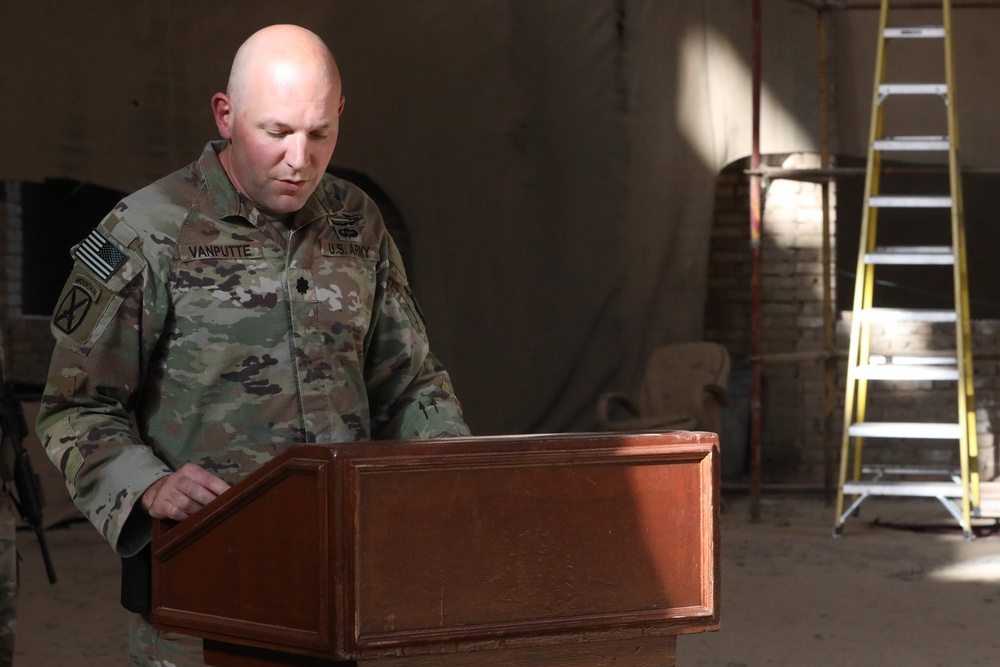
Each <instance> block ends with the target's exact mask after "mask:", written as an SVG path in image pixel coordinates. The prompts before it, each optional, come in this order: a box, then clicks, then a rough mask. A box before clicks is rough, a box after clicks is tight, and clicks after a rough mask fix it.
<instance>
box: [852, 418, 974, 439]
mask: <svg viewBox="0 0 1000 667" xmlns="http://www.w3.org/2000/svg"><path fill="white" fill-rule="evenodd" d="M847 434H848V435H850V436H851V437H860V438H920V439H926V440H958V439H959V438H961V437H962V427H961V426H960V425H959V424H951V423H947V424H941V423H927V422H858V423H856V424H851V426H850V427H848V429H847Z"/></svg>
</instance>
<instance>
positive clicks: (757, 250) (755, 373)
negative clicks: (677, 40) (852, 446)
mask: <svg viewBox="0 0 1000 667" xmlns="http://www.w3.org/2000/svg"><path fill="white" fill-rule="evenodd" d="M787 2H791V3H794V4H797V5H802V6H804V7H808V8H810V9H813V10H815V11H816V19H817V21H816V23H817V51H818V58H817V60H818V68H819V77H818V79H819V80H818V85H819V114H820V118H819V133H820V137H819V145H820V167H819V168H818V169H808V168H806V169H777V168H772V167H766V166H763V165H762V164H761V153H760V113H761V109H760V107H761V88H762V85H763V68H762V60H763V58H762V45H763V40H764V35H763V30H762V15H763V11H762V7H763V0H753V7H752V15H753V22H752V26H753V27H752V30H753V64H752V71H753V84H752V85H753V94H752V105H753V121H752V122H753V129H752V134H753V146H752V151H751V155H750V169H748V170H746V172H745V173H746V174H747V175H748V176H749V179H750V362H751V383H750V520H751V521H752V522H758V521H760V512H761V490H762V483H761V453H762V443H761V425H762V422H761V414H762V403H761V370H762V366H763V365H764V364H765V363H797V362H803V361H819V360H822V361H823V362H824V384H823V387H824V390H823V494H824V497H825V499H826V501H827V503H828V504H829V503H832V502H833V498H834V493H835V489H834V486H835V485H834V472H835V466H836V447H835V443H834V439H833V426H834V411H835V403H836V398H835V394H836V386H837V361H838V359H839V358H840V357H841V356H844V355H843V352H841V351H838V350H836V349H835V348H836V337H835V329H834V327H835V320H836V318H835V313H834V305H833V289H832V286H833V273H832V265H833V263H832V246H831V239H830V183H831V182H832V181H835V180H837V179H838V178H847V177H861V176H864V175H865V171H866V170H865V169H863V168H860V167H855V168H851V167H846V168H845V167H832V166H831V164H830V123H829V114H830V106H831V105H830V99H829V76H830V72H829V47H828V27H827V23H828V17H829V13H830V12H831V11H844V10H879V9H881V6H882V3H881V2H880V0H787ZM951 6H952V8H953V9H1000V0H952V3H951ZM940 7H941V1H940V0H895V1H894V2H893V8H894V9H940ZM887 171H888V170H887ZM893 171H896V172H897V173H901V172H917V171H919V172H920V173H927V172H928V170H927V169H919V168H914V169H903V168H899V169H895V170H893ZM962 172H963V173H992V174H995V173H1000V169H992V168H989V169H962ZM774 179H787V180H799V181H809V182H815V183H819V184H820V186H821V188H822V207H823V223H822V230H823V231H822V234H823V250H822V263H823V344H824V349H822V350H817V351H816V352H794V353H778V354H768V355H763V354H762V353H761V349H760V342H761V308H762V296H761V266H762V257H761V228H762V210H761V203H762V201H763V199H764V192H765V190H766V183H769V182H770V181H771V180H774Z"/></svg>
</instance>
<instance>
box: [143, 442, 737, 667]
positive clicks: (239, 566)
mask: <svg viewBox="0 0 1000 667" xmlns="http://www.w3.org/2000/svg"><path fill="white" fill-rule="evenodd" d="M718 490H719V466H718V439H717V437H716V436H715V435H714V434H709V433H689V432H672V433H662V434H603V433H602V434H595V435H560V436H520V437H491V438H464V439H449V440H436V441H411V442H390V443H386V442H380V443H350V444H337V445H329V446H319V445H314V446H303V447H296V448H294V449H292V450H289V451H288V452H285V453H284V454H282V455H280V456H279V457H277V458H276V459H275V460H274V461H272V462H271V463H269V464H268V465H266V466H264V467H263V468H262V469H261V470H259V471H257V472H256V473H254V474H253V475H251V476H250V477H248V478H247V479H246V480H244V481H243V482H242V483H240V484H238V485H236V486H235V487H234V488H233V489H232V490H231V491H229V492H227V493H226V494H224V495H223V496H222V497H221V498H219V499H218V500H217V501H216V502H214V503H213V504H211V505H209V506H208V507H206V508H205V509H204V510H203V511H202V512H200V513H199V514H198V515H196V516H195V517H192V518H191V519H189V520H187V521H185V522H183V523H181V524H173V525H169V524H165V523H162V524H158V525H157V527H156V529H155V531H154V539H153V559H154V566H153V579H154V590H153V596H154V611H153V620H154V623H155V624H156V625H157V626H159V627H161V628H163V629H169V630H173V631H178V632H185V633H189V634H194V635H197V636H201V637H204V638H206V639H207V640H208V641H206V661H207V662H208V663H209V664H213V665H218V666H219V667H257V666H259V665H289V666H291V665H296V666H298V665H319V664H324V665H329V664H337V662H338V661H339V662H341V664H359V665H364V664H369V663H371V664H376V663H377V664H378V665H379V666H380V667H393V666H396V665H398V666H399V667H417V666H423V665H430V664H435V665H442V666H444V665H449V666H450V665H499V664H515V663H516V664H538V665H542V664H546V665H548V664H551V665H562V664H566V665H569V664H573V665H577V666H578V667H582V666H584V665H594V666H595V667H597V666H599V665H600V666H603V665H611V664H615V665H624V664H630V665H631V664H634V665H652V664H657V665H663V664H673V657H672V656H673V647H674V639H673V636H674V635H676V634H681V633H688V632H701V631H704V630H714V629H717V628H718V623H719V604H718V603H719V558H718V548H719V529H718V506H719V502H718V501H719V496H718ZM504 656H506V657H504ZM515 656H516V659H515ZM512 660H514V662H511V661H512ZM602 660H603V662H602Z"/></svg>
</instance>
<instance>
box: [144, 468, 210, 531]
mask: <svg viewBox="0 0 1000 667" xmlns="http://www.w3.org/2000/svg"><path fill="white" fill-rule="evenodd" d="M228 488H229V485H228V484H226V483H225V482H224V481H222V480H221V479H219V478H218V477H216V476H215V475H213V474H212V473H210V472H208V471H207V470H205V469H204V468H202V467H201V466H199V465H195V464H194V463H185V464H184V466H183V467H181V469H180V470H178V471H177V472H175V473H172V474H170V475H167V476H166V477H161V478H160V479H158V480H156V481H155V482H153V483H152V484H151V485H150V487H149V488H148V489H146V490H145V492H143V494H142V506H143V508H144V509H145V510H146V512H147V513H148V514H149V516H151V517H153V518H154V519H173V520H174V521H181V520H182V519H186V518H188V517H189V516H191V515H192V514H194V513H195V512H197V511H198V510H200V509H201V508H202V507H204V506H205V505H207V504H208V503H210V502H211V501H212V500H214V499H215V498H217V497H218V496H219V495H220V494H221V493H222V492H224V491H225V490H226V489H228Z"/></svg>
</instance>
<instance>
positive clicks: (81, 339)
mask: <svg viewBox="0 0 1000 667" xmlns="http://www.w3.org/2000/svg"><path fill="white" fill-rule="evenodd" d="M141 245H142V244H141V239H139V238H138V237H137V236H136V234H135V232H133V231H132V230H131V229H130V228H129V227H128V226H127V225H125V224H124V223H122V222H120V221H119V220H117V219H116V218H115V217H113V216H109V217H108V218H107V219H105V220H104V222H102V223H101V225H99V226H98V228H97V229H96V230H95V231H94V232H93V233H92V234H91V235H90V236H88V238H87V239H86V240H85V241H84V242H83V243H81V244H80V246H78V247H77V248H75V249H74V258H75V264H74V267H73V272H72V273H71V275H70V277H69V280H68V281H67V282H66V286H65V287H64V288H63V292H62V294H61V295H60V297H59V301H58V302H57V304H58V305H57V306H56V310H55V313H54V315H53V319H52V325H51V328H52V333H53V335H54V336H55V338H56V345H55V349H54V351H53V354H52V361H51V364H50V367H49V376H48V384H47V386H46V388H45V393H44V395H43V397H42V403H41V407H40V410H39V414H38V422H37V430H38V433H39V435H40V437H41V439H42V442H43V444H44V445H45V449H46V452H47V454H48V456H49V458H50V459H51V461H52V462H53V463H54V464H55V465H56V466H57V467H58V468H59V470H60V471H61V472H62V474H63V477H64V478H65V481H66V487H67V489H68V490H69V493H70V495H71V496H72V498H73V502H74V504H75V505H76V506H77V507H78V508H79V509H80V511H81V512H83V514H84V515H85V516H86V517H87V519H89V520H90V522H91V523H93V524H94V526H95V527H96V528H97V529H98V530H99V531H101V533H102V534H103V535H104V537H105V539H107V540H108V542H109V543H110V544H111V546H112V548H114V549H115V550H116V551H117V552H118V553H119V555H121V556H130V555H133V554H134V553H135V552H137V551H139V550H140V549H141V548H142V547H143V546H144V545H145V544H146V542H148V540H149V532H150V531H149V526H150V521H149V519H148V517H147V516H146V515H145V513H144V512H139V513H137V517H136V519H135V520H133V521H129V522H128V528H127V529H126V520H127V519H128V518H129V515H130V513H131V512H132V508H133V507H134V506H135V504H136V503H137V502H138V500H139V498H140V497H141V495H142V493H143V491H145V489H146V488H148V487H149V485H150V484H152V483H153V482H154V481H156V480H157V479H159V478H160V477H163V476H165V475H168V474H170V472H171V471H170V469H169V468H168V467H167V466H166V465H165V464H164V463H163V462H162V461H161V460H160V459H159V458H157V457H156V456H155V455H154V454H153V452H152V450H151V449H150V448H149V447H148V446H147V445H145V444H144V443H143V442H142V440H141V439H140V438H139V436H138V435H137V433H136V431H135V429H134V428H133V425H132V421H131V420H130V417H129V414H130V412H131V411H132V410H133V409H134V407H135V400H136V398H137V395H138V388H139V387H141V386H142V384H143V378H144V376H145V374H146V373H147V371H148V369H149V360H150V358H151V356H152V354H153V350H154V347H155V344H156V341H157V338H158V332H159V331H161V330H162V328H163V318H164V315H163V314H162V313H161V311H163V310H164V309H163V308H156V307H155V305H156V302H157V301H158V300H163V299H165V291H166V290H165V288H164V286H163V285H162V284H160V283H158V281H157V280H156V279H155V278H154V272H152V271H150V270H149V267H148V265H147V261H146V259H145V258H144V256H143V254H142V247H141Z"/></svg>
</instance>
